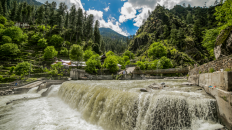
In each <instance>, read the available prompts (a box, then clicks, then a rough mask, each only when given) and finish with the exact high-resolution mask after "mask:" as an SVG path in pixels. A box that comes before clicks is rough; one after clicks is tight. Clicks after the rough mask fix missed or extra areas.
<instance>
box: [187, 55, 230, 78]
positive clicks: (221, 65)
mask: <svg viewBox="0 0 232 130" xmlns="http://www.w3.org/2000/svg"><path fill="white" fill-rule="evenodd" d="M210 68H213V69H214V70H215V71H220V69H224V70H226V69H231V70H232V55H230V56H227V57H223V58H220V59H218V60H215V61H211V62H208V63H205V64H203V65H201V66H199V67H196V68H193V69H192V70H191V71H189V75H196V74H199V73H208V72H209V69H210Z"/></svg>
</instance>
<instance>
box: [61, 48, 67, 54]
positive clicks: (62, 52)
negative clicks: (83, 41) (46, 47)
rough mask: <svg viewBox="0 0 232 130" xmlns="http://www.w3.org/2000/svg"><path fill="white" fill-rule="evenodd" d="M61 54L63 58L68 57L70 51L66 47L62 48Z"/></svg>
mask: <svg viewBox="0 0 232 130" xmlns="http://www.w3.org/2000/svg"><path fill="white" fill-rule="evenodd" d="M60 54H61V55H63V56H68V49H67V48H65V47H62V48H61V51H60Z"/></svg>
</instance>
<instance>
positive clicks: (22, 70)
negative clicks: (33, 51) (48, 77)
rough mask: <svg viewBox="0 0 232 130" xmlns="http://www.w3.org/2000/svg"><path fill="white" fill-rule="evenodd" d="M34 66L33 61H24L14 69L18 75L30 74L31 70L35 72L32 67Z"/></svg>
mask: <svg viewBox="0 0 232 130" xmlns="http://www.w3.org/2000/svg"><path fill="white" fill-rule="evenodd" d="M31 66H33V65H32V64H31V63H29V62H27V61H26V62H22V63H18V64H17V65H16V67H15V69H14V71H15V74H17V75H23V76H25V75H28V74H29V72H33V70H32V67H31Z"/></svg>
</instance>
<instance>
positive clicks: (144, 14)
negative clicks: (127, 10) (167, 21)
mask: <svg viewBox="0 0 232 130" xmlns="http://www.w3.org/2000/svg"><path fill="white" fill-rule="evenodd" d="M148 10H150V11H151V9H150V8H143V9H142V10H141V13H140V14H139V15H137V16H136V18H134V20H133V21H134V22H135V23H134V26H137V27H140V26H141V25H142V24H143V20H144V19H145V20H146V19H147V18H148V17H149V14H148Z"/></svg>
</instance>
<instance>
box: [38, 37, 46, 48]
mask: <svg viewBox="0 0 232 130" xmlns="http://www.w3.org/2000/svg"><path fill="white" fill-rule="evenodd" d="M37 45H38V46H39V47H41V48H45V47H47V45H48V43H47V39H44V38H41V39H40V40H39V41H38V44H37Z"/></svg>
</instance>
